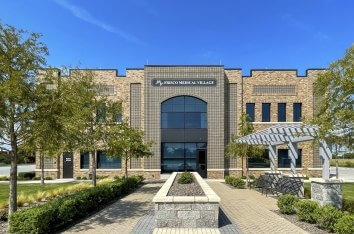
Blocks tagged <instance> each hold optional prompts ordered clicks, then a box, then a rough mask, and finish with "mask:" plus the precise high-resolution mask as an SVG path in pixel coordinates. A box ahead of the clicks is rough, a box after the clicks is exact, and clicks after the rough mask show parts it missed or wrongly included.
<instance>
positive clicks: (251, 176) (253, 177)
mask: <svg viewBox="0 0 354 234" xmlns="http://www.w3.org/2000/svg"><path fill="white" fill-rule="evenodd" d="M248 178H250V179H251V180H255V179H256V177H255V176H254V175H249V176H248Z"/></svg>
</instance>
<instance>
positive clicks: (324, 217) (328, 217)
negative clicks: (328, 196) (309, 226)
mask: <svg viewBox="0 0 354 234" xmlns="http://www.w3.org/2000/svg"><path fill="white" fill-rule="evenodd" d="M342 216H343V212H341V211H340V210H338V209H336V208H335V207H334V206H332V205H325V206H321V207H319V208H317V209H316V211H315V217H316V223H317V225H318V226H320V227H321V228H323V229H326V230H329V231H331V232H333V231H334V225H335V224H336V222H337V221H338V220H339V219H340V218H341V217H342Z"/></svg>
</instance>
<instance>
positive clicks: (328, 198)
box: [311, 180, 343, 209]
mask: <svg viewBox="0 0 354 234" xmlns="http://www.w3.org/2000/svg"><path fill="white" fill-rule="evenodd" d="M342 184H343V182H342V181H340V180H328V181H323V180H319V181H312V182H311V199H312V200H313V201H315V202H318V203H319V204H320V205H327V204H330V205H333V206H334V207H337V208H338V209H342V205H343V202H342V201H343V200H342V194H343V190H342Z"/></svg>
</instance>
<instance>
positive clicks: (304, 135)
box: [236, 123, 332, 179]
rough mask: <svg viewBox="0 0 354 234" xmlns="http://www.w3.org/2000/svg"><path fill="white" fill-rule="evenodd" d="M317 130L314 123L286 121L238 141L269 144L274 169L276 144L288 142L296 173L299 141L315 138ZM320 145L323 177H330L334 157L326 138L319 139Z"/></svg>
mask: <svg viewBox="0 0 354 234" xmlns="http://www.w3.org/2000/svg"><path fill="white" fill-rule="evenodd" d="M317 132H318V127H317V126H314V125H306V124H301V123H294V124H287V123H284V124H277V125H275V126H272V127H269V128H266V129H264V130H261V131H258V132H256V133H252V134H249V135H247V136H244V137H241V138H239V139H237V140H236V142H237V143H244V144H248V145H264V146H268V149H269V159H270V162H271V169H272V171H274V170H275V163H274V162H275V157H276V146H278V145H284V144H287V145H288V148H289V156H290V159H291V164H290V166H291V172H292V174H293V175H295V174H296V159H297V158H298V150H297V143H299V142H305V141H311V140H313V139H314V138H315V137H316V135H317ZM319 147H320V156H321V158H322V178H323V179H329V160H330V159H332V152H331V150H330V148H329V147H328V145H327V143H326V141H324V140H320V141H319Z"/></svg>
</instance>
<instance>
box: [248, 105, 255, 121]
mask: <svg viewBox="0 0 354 234" xmlns="http://www.w3.org/2000/svg"><path fill="white" fill-rule="evenodd" d="M249 108H251V109H249ZM255 109H256V104H255V103H254V102H249V103H246V114H247V115H248V118H249V121H250V122H255ZM249 110H250V111H251V114H250V113H249Z"/></svg>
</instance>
